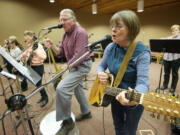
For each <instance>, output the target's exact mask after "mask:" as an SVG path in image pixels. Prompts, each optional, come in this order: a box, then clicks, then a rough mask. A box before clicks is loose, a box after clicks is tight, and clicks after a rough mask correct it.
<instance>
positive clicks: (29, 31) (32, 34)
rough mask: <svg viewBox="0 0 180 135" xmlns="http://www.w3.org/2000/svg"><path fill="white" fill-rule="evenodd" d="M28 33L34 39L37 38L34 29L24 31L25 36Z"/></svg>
mask: <svg viewBox="0 0 180 135" xmlns="http://www.w3.org/2000/svg"><path fill="white" fill-rule="evenodd" d="M27 35H28V36H30V37H33V40H34V41H35V40H36V39H37V37H36V35H35V33H34V32H33V31H31V30H26V31H24V36H27Z"/></svg>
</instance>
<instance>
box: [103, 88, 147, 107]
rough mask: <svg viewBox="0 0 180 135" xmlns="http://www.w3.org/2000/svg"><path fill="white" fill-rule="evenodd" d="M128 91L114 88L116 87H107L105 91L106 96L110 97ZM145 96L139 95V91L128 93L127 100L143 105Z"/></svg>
mask: <svg viewBox="0 0 180 135" xmlns="http://www.w3.org/2000/svg"><path fill="white" fill-rule="evenodd" d="M122 91H127V90H126V89H121V88H114V87H106V88H105V89H104V94H107V95H110V96H114V97H115V96H117V95H118V94H119V93H120V92H122ZM143 96H144V94H142V93H138V92H137V91H129V90H128V91H127V93H126V98H127V99H130V100H133V101H135V102H136V103H139V104H141V103H142V100H143Z"/></svg>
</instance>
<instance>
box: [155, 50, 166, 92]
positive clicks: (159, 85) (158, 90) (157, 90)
mask: <svg viewBox="0 0 180 135" xmlns="http://www.w3.org/2000/svg"><path fill="white" fill-rule="evenodd" d="M165 50H166V49H165V48H163V56H162V63H161V69H160V75H159V84H158V87H157V88H156V90H155V92H156V93H157V92H158V93H160V89H161V88H160V87H161V78H162V70H163V65H164V60H163V57H164V53H165ZM163 93H164V90H163Z"/></svg>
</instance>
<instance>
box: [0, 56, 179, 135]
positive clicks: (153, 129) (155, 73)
mask: <svg viewBox="0 0 180 135" xmlns="http://www.w3.org/2000/svg"><path fill="white" fill-rule="evenodd" d="M99 62H100V59H95V62H94V63H93V67H92V70H91V72H90V73H89V74H88V76H87V77H86V79H85V80H84V91H85V94H86V95H87V97H89V93H90V89H91V87H92V85H93V82H94V79H95V77H96V68H97V65H98V64H99ZM57 65H58V67H59V66H61V67H62V68H64V69H65V67H66V65H65V64H57ZM160 69H161V66H160V65H159V64H156V63H154V62H152V63H151V67H150V74H149V75H150V91H155V89H156V88H157V86H158V84H159V78H160ZM54 71H55V69H54V66H53V65H52V64H45V75H44V78H43V82H47V81H48V80H49V79H50V78H51V77H52V75H53V73H54ZM66 74H67V73H65V74H64V75H63V77H64V76H65V75H66ZM0 77H1V79H2V82H3V86H4V88H6V87H8V85H9V82H8V80H7V79H6V78H5V77H3V76H0ZM162 80H163V77H162ZM10 83H13V81H12V80H11V81H10ZM28 84H29V86H28V91H26V92H23V94H24V95H25V96H27V95H29V94H30V93H31V92H32V90H33V89H34V88H35V87H34V86H33V85H32V84H30V83H28ZM169 85H170V84H169ZM1 86H2V85H1ZM12 87H13V90H14V93H17V87H16V85H15V83H13V85H12ZM46 91H47V93H48V96H49V103H48V104H47V105H46V106H45V107H44V108H41V107H40V105H39V104H37V103H36V102H37V100H38V99H39V98H40V94H39V92H38V93H36V94H35V95H34V96H32V97H31V98H30V99H29V100H28V104H27V107H26V109H27V110H28V114H29V117H33V118H32V119H31V123H32V126H33V131H34V133H35V134H38V135H40V134H41V133H40V132H41V131H40V129H39V125H40V122H41V121H42V120H44V119H45V118H44V117H45V116H46V115H47V114H48V113H50V112H52V111H54V110H55V99H56V97H55V96H56V93H55V89H54V87H53V84H52V83H51V84H49V85H48V86H46ZM2 92H3V91H2V88H0V94H2ZM176 93H178V94H179V93H180V81H179V82H178V86H177V89H176ZM164 94H166V95H168V89H167V90H165V93H164ZM11 96H12V92H11V91H10V88H7V90H6V99H8V98H9V97H11ZM152 98H154V97H153V96H152ZM159 98H160V97H159ZM0 104H1V105H0V115H2V114H3V112H4V111H5V110H6V108H7V107H6V104H5V97H4V96H0ZM20 112H21V111H20ZM72 112H73V113H74V114H75V115H77V114H79V113H80V109H79V104H78V102H77V101H76V99H75V97H74V96H73V99H72ZM91 112H92V115H93V117H92V118H91V119H88V120H84V121H82V122H79V123H77V128H78V129H79V133H80V135H114V134H115V132H114V127H113V121H112V116H111V110H110V106H108V107H106V108H102V107H94V106H91ZM17 116H19V113H18V112H17V111H14V112H12V113H11V114H8V115H7V116H6V117H5V118H4V127H5V131H6V135H24V129H25V130H27V132H28V134H29V135H31V132H30V129H29V125H28V121H27V119H26V120H25V128H23V126H22V125H23V124H19V126H18V128H17V132H15V130H14V125H15V124H16V125H17V122H18V119H17ZM152 116H153V117H154V118H153V117H152ZM29 117H28V118H29ZM47 122H50V121H47ZM0 135H3V127H2V124H0ZM47 135H48V133H47ZM137 135H172V134H171V128H170V123H169V122H168V121H164V116H163V115H161V116H160V118H159V119H158V118H157V114H154V115H152V113H151V112H147V111H144V113H143V116H142V118H141V120H140V124H139V127H138V131H137Z"/></svg>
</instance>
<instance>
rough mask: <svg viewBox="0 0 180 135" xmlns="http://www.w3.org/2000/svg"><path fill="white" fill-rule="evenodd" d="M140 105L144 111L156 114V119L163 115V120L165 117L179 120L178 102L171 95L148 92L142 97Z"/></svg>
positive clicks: (179, 108) (179, 105)
mask: <svg viewBox="0 0 180 135" xmlns="http://www.w3.org/2000/svg"><path fill="white" fill-rule="evenodd" d="M142 105H143V106H144V109H145V110H147V111H150V112H153V113H157V114H158V117H159V115H160V114H163V115H164V116H165V117H164V119H165V120H166V117H167V116H170V118H180V100H178V99H177V98H176V97H173V96H171V95H165V94H159V93H155V92H148V93H147V94H145V95H144V98H143V102H142Z"/></svg>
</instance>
